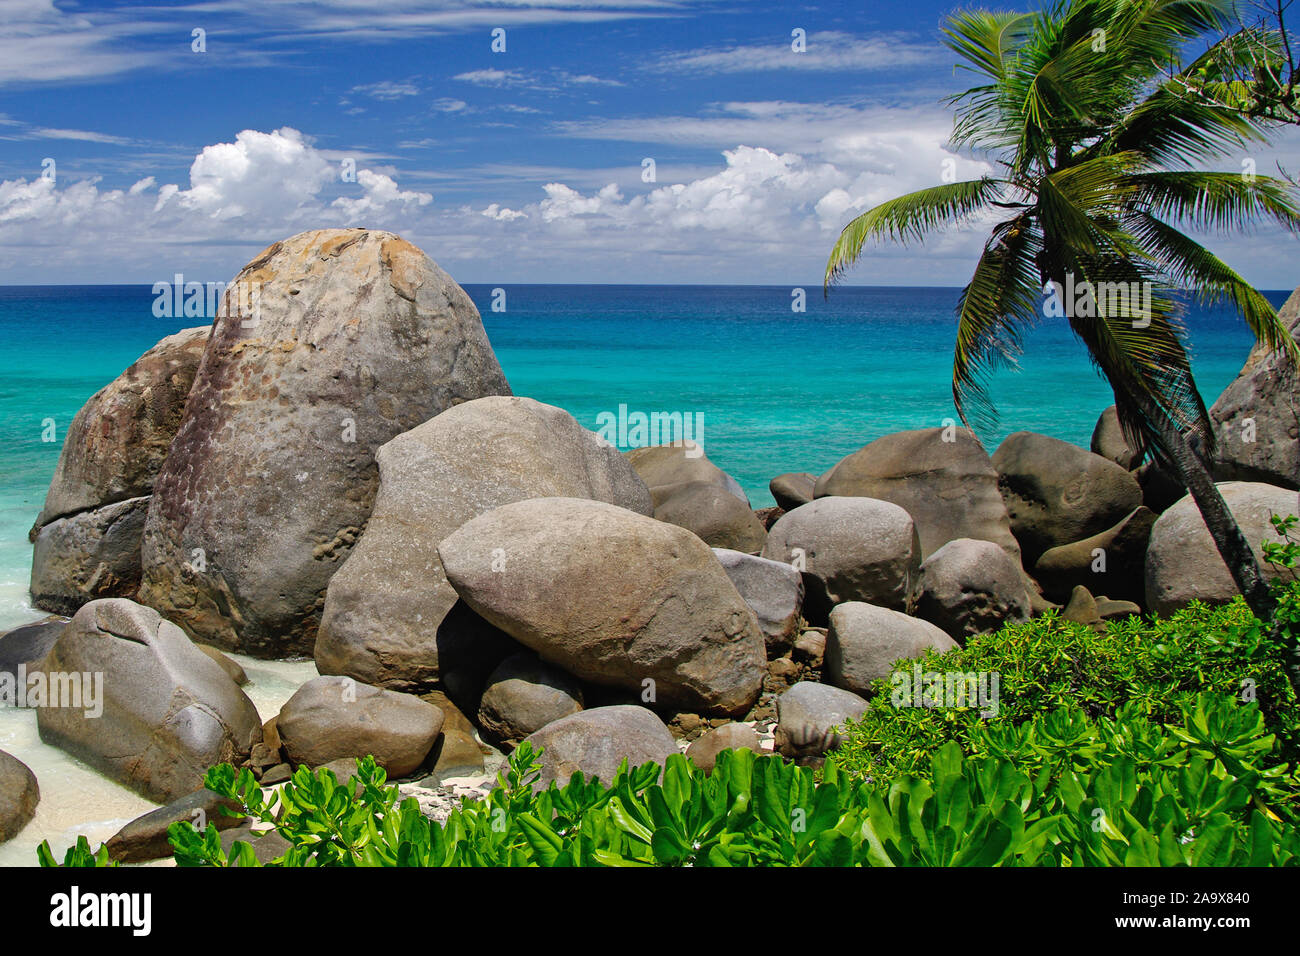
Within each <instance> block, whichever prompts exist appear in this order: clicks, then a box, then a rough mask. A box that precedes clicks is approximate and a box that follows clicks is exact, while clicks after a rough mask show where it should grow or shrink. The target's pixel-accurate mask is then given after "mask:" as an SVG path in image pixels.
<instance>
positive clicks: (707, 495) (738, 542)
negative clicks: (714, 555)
mask: <svg viewBox="0 0 1300 956" xmlns="http://www.w3.org/2000/svg"><path fill="white" fill-rule="evenodd" d="M653 495H654V503H655V511H654V515H655V517H656V518H658V519H659V520H660V521H667V522H668V523H669V524H675V525H677V526H678V527H679V528H685V529H686V530H687V531H693V532H695V534H696V535H698V536H699V537H700V539H701V540H703V541H704V543H705V544H707V545H709V546H710V547H714V548H728V549H731V550H733V551H743V552H745V553H746V554H757V553H758V552H759V551H762V550H763V543H764V542H765V541H766V540H767V531H766V530H765V529H764V528H763V522H761V521H760V520H758V516H757V515H755V514H754V512H753V511H751V510H750V508H749V505H747V504H745V503H744V502H743V501H741V500H740V499H739V498H737V497H736V496H735V495H734V494H732V493H731V492H730V491H729V490H727V489H726V488H724V487H722V486H721V485H717V484H714V483H713V482H709V481H686V482H682V483H680V484H676V485H664V486H661V487H659V488H656V489H655V490H654V492H653Z"/></svg>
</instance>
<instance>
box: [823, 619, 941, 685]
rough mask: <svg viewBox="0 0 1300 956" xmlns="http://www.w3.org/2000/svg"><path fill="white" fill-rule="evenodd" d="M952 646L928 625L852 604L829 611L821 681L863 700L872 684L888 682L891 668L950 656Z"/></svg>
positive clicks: (936, 629) (935, 628)
mask: <svg viewBox="0 0 1300 956" xmlns="http://www.w3.org/2000/svg"><path fill="white" fill-rule="evenodd" d="M956 646H957V643H956V642H955V641H954V640H953V639H952V638H951V637H949V636H948V635H947V634H945V633H944V632H943V631H941V630H939V628H937V627H935V626H934V625H933V624H931V623H929V622H928V621H922V620H920V619H919V618H915V617H908V616H907V615H906V614H901V613H899V612H898V611H891V610H890V609H889V608H884V607H876V606H875V605H873V604H864V603H863V602H861V601H851V602H849V603H847V604H841V605H839V606H837V607H836V608H835V610H833V611H831V626H830V630H829V631H828V632H827V634H826V662H825V679H826V682H827V683H829V684H834V685H835V686H836V687H841V688H843V689H845V690H848V691H852V692H853V693H855V694H861V695H864V696H865V695H867V694H869V693H870V692H871V682H872V681H874V680H879V679H880V678H882V677H888V676H889V675H890V673H891V672H892V671H893V669H894V662H895V661H900V660H908V659H911V658H917V657H922V656H923V655H924V654H925V652H926V651H928V650H934V651H936V652H937V653H940V654H942V653H944V652H945V651H950V650H952V649H953V648H954V647H956Z"/></svg>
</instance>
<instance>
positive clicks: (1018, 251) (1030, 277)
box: [952, 213, 1043, 427]
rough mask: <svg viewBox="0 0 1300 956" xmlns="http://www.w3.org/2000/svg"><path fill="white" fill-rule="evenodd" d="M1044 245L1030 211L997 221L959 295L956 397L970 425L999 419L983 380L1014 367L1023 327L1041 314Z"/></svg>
mask: <svg viewBox="0 0 1300 956" xmlns="http://www.w3.org/2000/svg"><path fill="white" fill-rule="evenodd" d="M1041 246H1042V238H1041V236H1040V235H1039V234H1038V232H1037V230H1036V228H1035V226H1034V224H1033V219H1032V217H1031V216H1029V215H1028V214H1025V213H1022V214H1021V215H1019V216H1016V217H1014V218H1012V219H1009V220H1007V221H1005V222H1001V223H998V225H997V226H996V227H995V228H994V230H993V234H992V235H991V236H990V237H989V240H988V242H987V243H985V245H984V252H983V254H982V255H981V256H980V260H979V263H978V264H977V265H976V266H975V272H974V274H973V275H972V276H971V280H970V282H969V283H968V284H967V285H966V287H965V288H964V289H962V291H961V296H960V297H959V298H958V301H957V342H956V346H955V348H954V350H953V362H952V396H953V404H954V405H955V406H956V408H957V414H958V415H960V416H961V420H962V422H963V423H965V424H966V425H967V426H968V427H971V421H972V419H974V420H975V422H976V424H978V425H979V426H980V427H992V426H993V425H994V424H996V421H997V415H996V412H995V411H994V409H993V405H992V402H990V401H989V396H988V390H987V387H986V385H985V380H986V379H987V377H988V376H989V375H990V374H991V373H992V372H994V371H996V370H997V369H999V368H1002V367H1005V366H1011V367H1014V366H1015V364H1016V360H1017V358H1018V357H1019V355H1020V352H1021V341H1022V338H1023V335H1024V333H1025V331H1027V330H1028V329H1029V328H1031V327H1032V326H1033V325H1034V324H1035V323H1036V322H1037V321H1038V320H1039V319H1040V318H1041V317H1042V303H1043V299H1042V292H1041V287H1040V285H1039V280H1038V270H1037V267H1036V266H1035V264H1034V261H1035V257H1036V255H1037V253H1038V251H1039V249H1040V248H1041Z"/></svg>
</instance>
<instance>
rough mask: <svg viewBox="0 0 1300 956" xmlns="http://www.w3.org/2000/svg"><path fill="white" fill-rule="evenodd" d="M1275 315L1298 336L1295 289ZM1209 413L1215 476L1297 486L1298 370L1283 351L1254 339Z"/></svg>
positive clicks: (1299, 300) (1299, 307) (1299, 304)
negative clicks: (1213, 436) (1214, 446)
mask: <svg viewBox="0 0 1300 956" xmlns="http://www.w3.org/2000/svg"><path fill="white" fill-rule="evenodd" d="M1278 318H1279V319H1281V320H1282V322H1283V323H1284V324H1285V325H1286V327H1287V328H1288V329H1289V330H1290V331H1291V337H1292V338H1294V339H1295V340H1296V341H1297V342H1300V289H1298V290H1296V291H1295V292H1293V293H1292V294H1291V297H1290V298H1289V299H1287V300H1286V303H1285V304H1284V305H1283V306H1282V308H1281V310H1280V311H1279V312H1278ZM1210 418H1211V419H1212V420H1213V421H1214V423H1215V425H1217V426H1218V427H1217V429H1216V432H1215V434H1216V436H1217V439H1218V443H1217V451H1216V459H1217V460H1216V463H1215V477H1216V478H1217V479H1219V480H1220V481H1226V480H1234V479H1235V480H1241V481H1260V482H1267V483H1268V484H1272V485H1279V486H1281V487H1283V488H1297V487H1300V372H1298V371H1297V369H1296V363H1295V361H1294V360H1293V359H1292V358H1291V357H1290V356H1288V355H1287V354H1286V353H1285V352H1276V351H1269V350H1268V348H1266V347H1265V346H1264V345H1256V346H1255V348H1254V349H1253V350H1252V351H1251V353H1250V356H1249V357H1248V358H1247V359H1246V364H1245V365H1244V366H1243V367H1242V369H1241V373H1240V374H1239V375H1238V376H1237V378H1236V379H1235V380H1233V382H1232V383H1231V384H1230V385H1229V386H1228V387H1227V388H1226V389H1224V390H1223V394H1222V395H1220V396H1219V398H1218V400H1217V401H1215V403H1214V405H1213V406H1211V408H1210Z"/></svg>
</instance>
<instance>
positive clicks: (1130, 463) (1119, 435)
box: [1089, 405, 1141, 471]
mask: <svg viewBox="0 0 1300 956" xmlns="http://www.w3.org/2000/svg"><path fill="white" fill-rule="evenodd" d="M1089 447H1090V449H1091V451H1092V453H1093V454H1094V455H1100V456H1101V457H1102V458H1106V459H1109V460H1110V461H1113V462H1114V463H1115V464H1117V465H1119V466H1120V467H1121V468H1123V469H1125V470H1126V471H1132V470H1133V469H1134V468H1136V467H1137V466H1138V463H1139V461H1140V459H1141V456H1140V455H1139V454H1138V453H1137V452H1135V451H1134V450H1133V449H1132V448H1130V447H1129V444H1128V439H1126V438H1125V437H1124V429H1122V428H1121V427H1120V424H1119V414H1118V412H1116V410H1115V406H1114V405H1111V406H1110V407H1109V408H1107V409H1106V410H1105V411H1104V412H1102V413H1101V417H1100V418H1098V419H1097V425H1096V427H1095V428H1093V430H1092V441H1091V443H1090V445H1089Z"/></svg>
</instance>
